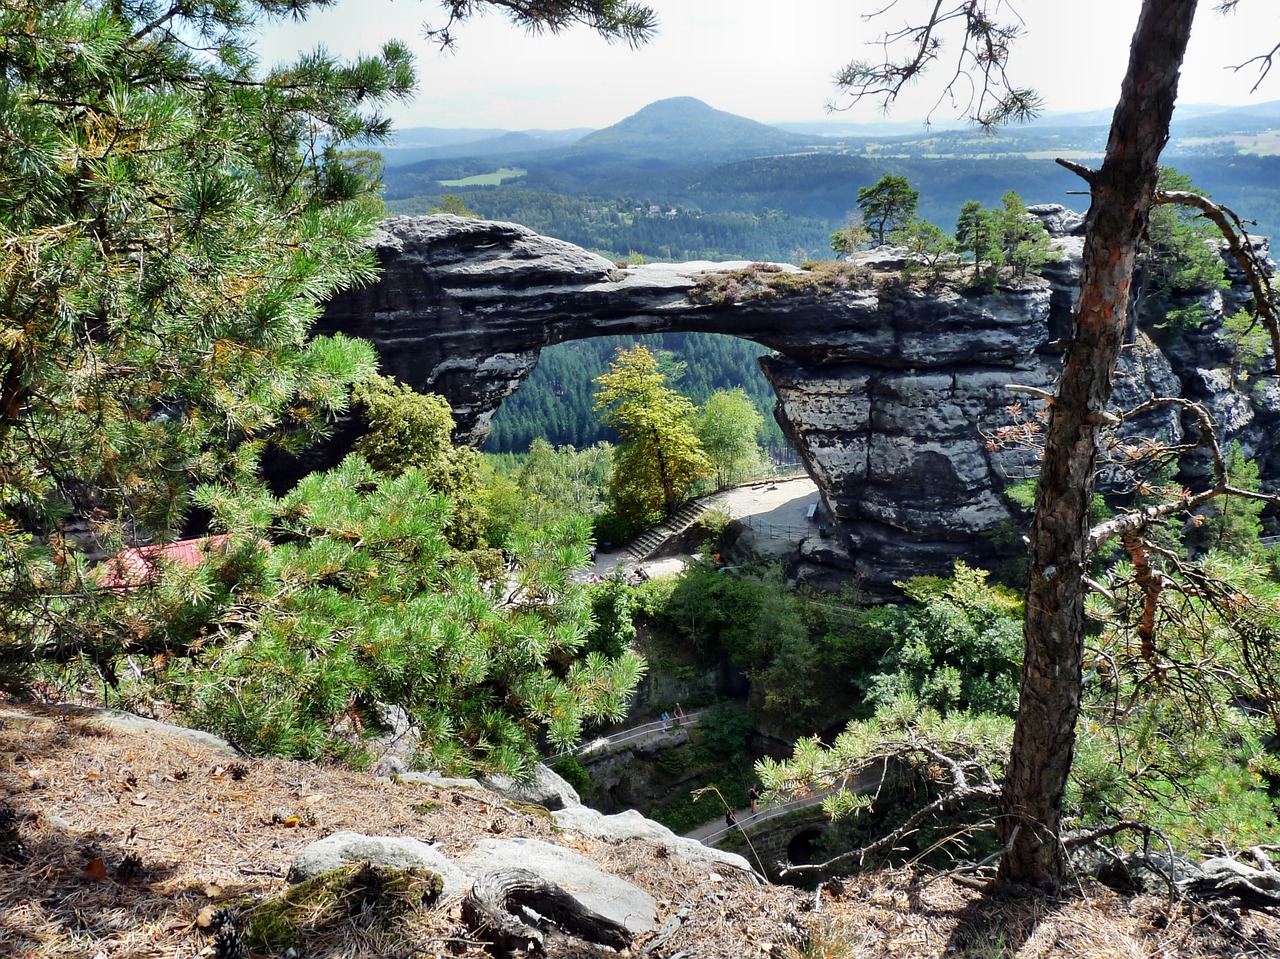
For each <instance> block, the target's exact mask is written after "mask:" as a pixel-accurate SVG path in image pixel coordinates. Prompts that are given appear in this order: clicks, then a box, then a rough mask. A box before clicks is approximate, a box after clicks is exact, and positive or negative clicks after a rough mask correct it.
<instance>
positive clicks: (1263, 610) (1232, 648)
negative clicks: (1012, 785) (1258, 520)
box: [1074, 552, 1280, 847]
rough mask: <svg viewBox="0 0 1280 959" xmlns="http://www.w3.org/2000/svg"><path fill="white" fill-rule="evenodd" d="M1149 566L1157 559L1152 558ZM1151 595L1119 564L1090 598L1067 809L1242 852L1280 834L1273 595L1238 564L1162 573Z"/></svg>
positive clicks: (1214, 557) (1279, 597) (1279, 669)
mask: <svg viewBox="0 0 1280 959" xmlns="http://www.w3.org/2000/svg"><path fill="white" fill-rule="evenodd" d="M1148 559H1149V560H1150V561H1157V562H1158V561H1159V557H1158V556H1156V555H1155V554H1151V556H1150V557H1148ZM1159 576H1160V577H1161V579H1160V582H1161V583H1162V588H1161V589H1160V591H1159V594H1158V596H1157V598H1156V605H1155V609H1154V613H1153V616H1152V622H1153V623H1154V626H1155V633H1154V636H1153V637H1152V639H1151V640H1150V642H1148V640H1147V639H1145V638H1144V636H1143V633H1142V631H1141V630H1140V628H1139V627H1140V625H1141V623H1142V622H1143V613H1144V612H1145V611H1146V608H1147V602H1148V598H1149V594H1148V593H1147V591H1146V590H1144V589H1143V587H1142V586H1141V584H1140V583H1139V582H1138V580H1137V579H1136V577H1135V570H1134V567H1133V566H1132V565H1130V564H1128V563H1119V564H1116V565H1115V566H1114V567H1113V568H1112V569H1111V570H1109V571H1108V573H1107V575H1106V577H1105V580H1104V583H1103V585H1104V586H1106V587H1107V590H1108V593H1109V596H1105V595H1103V594H1101V593H1097V594H1094V595H1091V596H1090V598H1089V601H1088V605H1087V612H1088V614H1089V616H1090V618H1091V619H1092V620H1094V621H1095V622H1096V623H1097V626H1098V635H1097V637H1096V638H1095V639H1094V640H1093V641H1092V642H1091V643H1090V644H1089V645H1088V646H1087V647H1086V657H1085V669H1086V678H1087V683H1086V687H1085V695H1086V709H1085V711H1084V714H1083V716H1084V720H1083V725H1082V733H1083V735H1082V738H1081V742H1082V748H1081V749H1080V753H1079V754H1080V761H1079V762H1078V764H1077V767H1076V769H1075V770H1074V775H1075V779H1076V783H1077V784H1076V787H1075V793H1074V802H1076V803H1078V804H1079V807H1080V809H1081V811H1082V813H1083V814H1085V815H1088V816H1090V817H1091V818H1097V819H1104V820H1105V819H1108V818H1134V819H1140V820H1142V821H1145V822H1150V823H1152V824H1153V825H1156V826H1157V827H1158V828H1160V829H1162V830H1163V831H1165V832H1166V833H1167V834H1169V835H1170V836H1171V837H1172V838H1173V839H1174V841H1175V842H1176V843H1177V844H1178V845H1182V846H1194V847H1204V846H1208V845H1210V844H1212V843H1219V842H1225V843H1228V844H1230V845H1232V846H1235V847H1239V846H1249V845H1253V844H1255V843H1258V842H1272V841H1274V840H1275V838H1276V837H1277V836H1278V835H1280V818H1278V817H1277V811H1276V808H1275V803H1274V797H1273V796H1272V795H1270V794H1269V790H1270V788H1271V786H1272V784H1273V783H1274V782H1275V776H1276V772H1277V771H1278V770H1280V763H1277V759H1276V756H1275V753H1274V747H1268V746H1266V745H1264V744H1266V743H1267V742H1268V741H1269V740H1270V741H1274V736H1275V735H1276V733H1277V731H1278V730H1280V703H1278V702H1277V697H1276V690H1277V689H1280V660H1277V656H1276V648H1277V647H1276V643H1275V637H1276V636H1277V635H1280V586H1277V584H1276V583H1275V582H1274V581H1272V580H1271V579H1270V578H1269V577H1268V576H1267V571H1266V570H1265V569H1264V568H1263V567H1262V566H1260V565H1258V564H1256V563H1255V562H1253V561H1252V560H1251V559H1250V558H1248V557H1247V556H1244V555H1230V554H1226V553H1221V552H1210V553H1208V554H1205V555H1204V556H1202V557H1200V558H1199V559H1198V560H1197V561H1196V562H1194V563H1185V562H1184V563H1178V564H1170V563H1166V564H1164V567H1163V568H1161V569H1160V570H1159Z"/></svg>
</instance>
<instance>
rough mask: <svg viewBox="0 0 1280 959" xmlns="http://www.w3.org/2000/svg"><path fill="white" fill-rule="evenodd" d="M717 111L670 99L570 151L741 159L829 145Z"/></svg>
mask: <svg viewBox="0 0 1280 959" xmlns="http://www.w3.org/2000/svg"><path fill="white" fill-rule="evenodd" d="M828 142H829V141H827V140H825V139H824V138H822V137H817V136H809V135H804V134H798V133H789V132H787V131H786V130H780V129H778V128H777V127H771V126H769V125H768V124H764V123H759V122H757V121H755V120H749V119H747V118H746V117H740V116H738V115H737V114H733V113H727V112H725V111H724V110H717V109H715V108H714V107H711V106H709V105H707V104H706V103H704V102H703V101H701V100H699V99H698V98H697V97H670V98H669V99H666V100H656V101H654V102H653V103H650V104H648V105H647V106H645V107H642V108H641V109H640V110H638V111H637V112H635V113H633V114H632V115H631V116H629V117H627V118H626V119H625V120H621V121H619V122H618V123H615V124H614V125H613V126H611V127H606V128H605V129H603V130H597V131H596V132H595V133H591V134H588V135H587V136H585V137H583V138H582V139H581V140H579V141H578V143H577V146H576V147H575V150H574V152H575V153H576V152H596V151H601V152H608V153H612V154H625V155H630V156H636V157H653V158H659V159H664V160H669V161H674V162H684V161H688V160H706V159H730V158H734V159H739V158H745V157H750V156H759V155H766V154H774V153H782V152H787V151H791V150H797V149H803V148H805V147H807V146H813V145H816V144H820V143H828Z"/></svg>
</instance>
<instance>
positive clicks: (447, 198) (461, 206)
mask: <svg viewBox="0 0 1280 959" xmlns="http://www.w3.org/2000/svg"><path fill="white" fill-rule="evenodd" d="M428 212H430V213H452V214H453V215H454V216H465V217H467V218H468V219H471V220H478V219H480V217H479V216H477V215H476V214H475V213H473V212H471V209H470V208H469V207H468V206H467V203H466V201H465V200H463V199H462V197H460V196H458V195H457V194H456V193H446V194H445V195H444V196H442V197H441V198H440V203H439V204H438V205H437V206H434V207H432V208H431V209H430V210H429V211H428Z"/></svg>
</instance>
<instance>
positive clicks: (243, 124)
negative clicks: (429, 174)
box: [0, 0, 413, 656]
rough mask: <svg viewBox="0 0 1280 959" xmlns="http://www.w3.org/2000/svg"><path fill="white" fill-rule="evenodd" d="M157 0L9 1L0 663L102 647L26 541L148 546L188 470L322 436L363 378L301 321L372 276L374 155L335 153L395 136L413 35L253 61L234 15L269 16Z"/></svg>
mask: <svg viewBox="0 0 1280 959" xmlns="http://www.w3.org/2000/svg"><path fill="white" fill-rule="evenodd" d="M291 6H293V7H294V9H295V10H296V12H297V13H298V15H300V16H301V15H305V14H306V12H307V11H308V10H309V9H311V8H314V7H315V6H316V4H315V3H307V2H299V3H297V4H293V5H291ZM157 12H158V5H156V4H151V3H145V4H138V3H134V4H118V3H117V4H104V3H89V2H77V0H63V2H45V0H38V2H37V0H14V2H10V3H6V4H4V5H3V7H0V33H3V35H4V36H5V37H6V42H5V44H4V46H3V50H0V74H2V75H3V76H4V78H5V81H4V85H3V90H2V92H0V101H2V102H3V115H4V117H5V129H6V131H7V132H6V136H5V144H6V146H5V147H4V148H3V149H2V150H0V195H2V196H3V200H0V229H2V230H3V233H4V236H5V242H4V245H3V251H0V284H2V285H3V291H2V292H0V299H2V300H3V302H4V304H5V307H4V312H3V317H0V473H3V475H4V477H5V481H4V487H3V490H0V509H3V511H4V517H3V521H2V522H0V583H2V584H3V585H2V586H0V589H3V590H4V592H5V595H4V596H3V597H2V598H0V644H3V645H4V647H5V649H4V655H5V656H9V655H10V653H15V654H16V655H19V656H23V655H27V654H28V653H30V652H32V650H33V648H35V649H39V650H41V651H42V653H40V654H43V653H50V654H53V655H65V654H67V651H68V650H70V649H76V648H80V647H82V646H83V645H84V644H92V643H94V642H96V641H97V638H96V636H95V633H94V628H92V627H87V626H86V624H85V617H81V616H78V615H72V616H70V617H64V616H63V615H62V614H61V613H60V612H59V611H58V610H57V609H56V607H57V606H58V605H59V604H60V603H63V602H69V606H68V610H69V611H72V612H73V611H74V608H75V607H76V606H77V605H79V604H80V600H78V599H74V598H73V599H71V600H69V601H66V600H64V599H62V598H59V597H74V596H76V595H80V596H83V593H84V589H83V587H82V585H81V584H82V583H83V576H84V572H85V571H84V568H83V566H84V564H83V562H82V561H81V560H79V559H76V558H74V557H72V556H71V555H70V553H69V549H70V547H69V545H68V542H67V541H65V540H61V539H59V543H60V545H58V546H56V547H55V549H54V551H53V552H52V553H50V552H48V551H44V550H42V549H41V548H38V547H37V546H36V541H35V540H34V539H32V538H30V537H29V536H28V535H27V534H28V533H32V532H36V533H39V534H47V533H49V532H50V531H53V530H55V529H56V528H57V527H58V525H59V524H60V523H61V522H62V521H63V520H64V519H66V518H67V517H68V515H70V514H71V513H75V512H79V513H81V514H84V515H88V514H90V513H92V515H93V527H94V532H95V535H96V537H97V539H98V543H97V544H96V545H98V546H101V547H105V548H108V549H110V548H112V547H113V546H115V545H116V544H118V543H119V542H120V541H121V539H122V538H124V537H126V536H129V537H132V536H138V537H143V538H146V537H151V536H164V535H166V534H167V533H168V531H169V530H170V529H171V528H172V527H173V526H175V525H176V524H177V523H179V522H180V521H181V520H182V518H183V517H184V514H185V513H186V510H187V508H188V506H189V504H190V490H191V488H192V486H193V485H194V484H195V483H196V482H198V481H208V480H213V479H218V478H228V479H231V480H232V481H235V480H238V479H240V478H243V477H244V476H246V475H247V474H249V473H251V472H252V471H253V469H254V468H255V467H256V465H257V459H258V457H259V455H260V454H261V452H262V450H263V448H264V447H265V446H266V445H268V444H276V445H280V446H283V447H285V448H288V449H296V448H297V447H298V446H300V445H304V444H305V443H307V442H309V441H310V440H312V439H314V438H315V437H317V436H320V435H323V434H324V433H325V432H326V431H327V429H328V425H329V422H330V420H331V418H332V416H333V415H334V414H335V413H337V412H339V411H341V410H342V409H344V408H345V406H346V403H347V398H348V390H349V387H350V385H351V383H353V382H355V381H358V380H360V379H363V378H364V377H367V376H368V375H369V374H370V373H372V372H373V369H374V354H373V351H372V348H371V347H369V346H368V345H367V344H363V343H358V342H356V341H352V340H349V339H346V338H344V337H321V338H316V339H309V330H310V327H311V324H312V322H313V321H314V319H315V318H316V317H317V316H318V314H319V311H320V305H321V304H322V303H323V302H324V301H325V300H326V299H327V298H328V297H330V296H331V295H333V294H334V293H335V292H337V291H338V290H340V289H342V288H344V287H346V286H349V285H351V284H353V283H357V282H363V281H367V280H369V279H370V278H371V276H372V270H373V260H372V255H371V253H370V251H369V250H368V249H367V248H366V247H365V246H364V243H363V241H364V239H365V238H366V237H367V236H368V234H369V232H370V231H371V229H372V228H373V225H374V223H375V222H376V219H377V216H378V215H379V207H380V204H379V203H378V202H377V199H376V196H375V195H374V193H375V190H376V183H374V182H372V181H371V180H370V179H369V177H370V176H372V175H376V167H373V166H370V165H369V164H368V163H364V162H362V161H361V160H360V159H359V158H356V157H353V156H351V155H349V154H344V153H343V150H344V149H345V148H346V147H348V146H349V145H351V144H353V143H361V142H376V141H377V140H378V139H380V138H381V137H382V136H383V135H384V134H385V133H386V131H387V125H386V122H385V120H384V119H383V118H382V117H381V116H380V115H379V113H378V110H379V108H380V106H381V105H382V104H384V103H386V102H388V101H391V100H396V99H399V98H402V97H404V96H405V95H407V94H408V92H409V90H410V87H411V85H412V82H413V70H412V64H411V57H410V55H409V53H408V51H407V49H406V48H405V47H404V46H403V45H402V44H399V43H389V44H387V45H386V46H385V47H384V48H383V50H382V52H381V54H379V55H378V56H374V57H364V58H361V59H359V60H357V61H355V62H353V63H347V64H344V63H340V62H337V61H335V60H333V59H331V58H329V57H328V56H326V55H324V54H323V53H313V54H309V55H306V56H304V57H302V58H301V59H300V60H299V61H297V62H296V63H292V64H283V65H280V66H278V67H275V68H273V69H271V70H270V71H266V72H259V71H258V69H257V63H256V61H255V58H254V56H253V53H252V49H251V44H252V41H253V38H254V35H253V33H252V31H251V29H250V28H249V26H248V24H249V23H250V22H251V21H252V19H253V17H254V16H256V15H258V14H261V13H264V12H265V13H267V14H278V13H280V12H281V6H280V5H279V4H264V3H254V2H249V0H225V2H220V3H217V4H205V5H201V6H200V7H199V10H198V11H197V12H193V8H192V7H191V5H189V4H180V5H177V6H175V7H174V9H173V10H171V11H168V12H167V14H166V15H164V16H159V15H157ZM193 37H197V38H198V37H205V38H208V39H209V42H208V43H198V44H197V46H198V47H199V48H200V49H196V48H195V47H193V46H191V45H190V43H191V40H192V38H193ZM320 144H325V146H324V147H323V148H322V147H321V146H320ZM54 560H56V561H54ZM45 574H51V575H47V576H46V575H45ZM46 595H47V596H50V597H51V598H52V599H51V602H52V604H53V605H52V606H51V605H49V604H47V603H45V602H44V600H43V599H42V598H41V597H43V596H46ZM77 623H78V625H76V624H77ZM77 633H78V635H74V634H77ZM10 643H12V644H13V646H12V647H10Z"/></svg>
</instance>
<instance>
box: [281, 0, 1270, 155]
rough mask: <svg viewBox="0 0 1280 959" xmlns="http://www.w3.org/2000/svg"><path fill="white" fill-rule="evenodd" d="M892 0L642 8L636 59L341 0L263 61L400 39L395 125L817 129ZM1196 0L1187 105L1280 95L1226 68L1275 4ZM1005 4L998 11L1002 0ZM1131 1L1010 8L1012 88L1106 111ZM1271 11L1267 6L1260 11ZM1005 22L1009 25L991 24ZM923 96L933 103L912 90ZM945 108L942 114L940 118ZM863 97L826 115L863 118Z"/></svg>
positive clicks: (402, 4)
mask: <svg viewBox="0 0 1280 959" xmlns="http://www.w3.org/2000/svg"><path fill="white" fill-rule="evenodd" d="M888 4H889V0H650V5H651V6H652V7H654V9H655V10H656V11H657V14H658V19H659V32H658V35H657V37H656V38H655V39H654V40H653V41H652V42H650V43H649V44H648V45H646V46H645V47H643V48H641V49H640V50H631V49H629V48H627V47H626V46H625V45H621V44H614V45H610V44H607V43H605V42H604V41H603V40H602V39H601V38H600V37H598V36H597V35H596V34H594V33H592V32H591V31H590V30H587V29H586V28H575V29H573V30H572V31H569V32H567V33H565V34H563V35H561V36H556V37H552V36H545V35H544V36H537V37H534V36H529V35H528V34H526V33H525V32H524V31H522V30H520V29H517V28H515V27H513V26H511V25H510V24H509V23H508V21H507V20H506V19H505V18H503V17H502V16H501V15H499V14H498V13H496V12H495V13H490V14H487V15H485V16H483V17H481V18H478V19H475V20H472V21H470V22H469V23H467V24H465V25H464V26H462V27H461V28H460V29H459V30H458V31H457V35H458V38H459V42H458V46H457V49H456V52H454V53H444V54H442V53H440V52H439V51H438V49H437V48H436V47H435V46H434V45H432V44H430V43H428V42H427V41H426V40H424V39H423V37H422V33H423V30H422V25H423V23H424V21H426V22H431V23H432V24H433V25H441V24H442V23H443V20H444V18H443V16H442V15H441V13H442V10H441V7H440V6H439V5H438V4H437V3H436V2H434V0H422V2H418V0H341V2H340V3H339V4H338V6H337V7H335V8H331V9H330V10H327V11H321V12H320V13H317V14H314V15H313V16H312V17H311V18H310V19H309V20H308V21H306V22H304V23H301V24H295V23H292V22H289V21H285V22H283V23H281V24H278V25H275V26H271V27H268V28H267V29H265V30H264V35H263V42H262V45H261V46H260V48H259V50H260V52H261V54H262V59H263V61H264V62H265V63H276V62H280V61H283V60H287V59H290V58H292V56H293V55H294V54H295V53H296V52H297V51H299V50H310V49H313V48H315V47H316V46H317V45H323V46H325V47H326V48H328V49H329V50H330V51H331V52H332V53H335V54H340V55H346V56H349V55H353V54H355V53H357V52H361V51H365V52H371V51H374V50H376V49H377V48H378V47H379V45H380V44H381V43H382V42H383V41H384V40H386V39H389V38H393V37H395V38H399V39H402V40H404V41H406V42H407V43H409V45H410V47H411V48H412V49H413V50H414V51H415V53H416V55H417V57H418V73H419V92H418V95H417V97H416V98H415V99H414V100H413V102H412V103H411V104H409V105H408V106H406V107H401V106H397V107H395V108H393V109H392V110H391V111H389V112H390V113H391V115H392V117H393V119H394V120H395V121H396V125H397V126H399V127H411V126H435V127H498V128H502V129H510V130H528V129H565V128H569V127H596V128H598V127H605V126H609V125H611V124H613V123H616V122H618V121H619V120H621V119H623V118H624V117H627V116H630V115H631V114H633V113H635V112H636V111H637V110H639V109H640V108H641V107H643V106H645V105H646V104H648V103H651V102H653V101H654V100H660V99H664V98H666V97H675V96H692V97H697V98H698V99H700V100H704V101H705V102H707V103H708V104H710V105H711V106H712V107H715V108H716V109H719V110H727V111H729V112H730V113H736V114H739V115H740V116H745V117H750V118H751V119H753V120H760V121H762V122H765V123H776V122H782V121H788V120H793V121H799V120H817V119H822V118H824V117H825V116H827V114H826V113H825V110H824V105H825V104H826V102H827V101H828V100H830V99H831V98H832V97H833V96H835V90H834V87H833V86H832V84H831V76H832V74H833V73H834V72H835V71H836V70H837V69H838V68H839V67H841V66H842V65H843V64H845V63H847V62H848V61H849V60H852V59H857V58H868V59H869V58H871V57H873V56H874V54H875V49H874V48H872V47H866V46H864V45H865V44H867V43H868V42H870V41H873V40H874V39H875V38H876V37H877V36H878V35H879V34H880V33H882V32H883V31H884V30H885V29H888V28H891V27H893V26H897V25H900V24H902V23H904V22H906V19H907V16H908V15H909V14H911V13H917V12H919V10H920V9H921V8H923V7H925V6H931V3H926V2H924V0H899V2H898V3H897V6H896V8H895V9H894V10H892V11H891V12H890V13H888V14H886V15H884V16H883V17H881V18H880V19H879V20H878V21H876V22H874V23H871V24H867V23H864V22H863V21H862V19H861V16H860V15H861V14H863V13H866V12H871V11H873V10H875V9H878V8H882V7H884V6H887V5H888ZM1216 5H1217V4H1216V2H1214V0H1201V2H1200V13H1199V15H1198V18H1197V22H1196V27H1195V31H1194V33H1193V39H1192V44H1191V49H1190V50H1189V51H1188V55H1187V60H1186V64H1185V67H1184V70H1183V77H1182V83H1181V87H1180V95H1179V100H1180V102H1183V103H1226V104H1232V103H1247V102H1250V101H1255V102H1262V101H1266V100H1274V99H1280V64H1277V69H1276V71H1275V74H1274V75H1273V76H1272V77H1271V78H1269V79H1268V80H1267V82H1265V83H1264V84H1263V86H1262V87H1261V88H1260V89H1259V91H1258V93H1256V94H1253V95H1250V93H1249V89H1250V87H1251V86H1252V85H1253V83H1254V80H1255V79H1256V71H1255V70H1253V69H1252V68H1251V69H1250V70H1249V71H1248V72H1247V73H1246V72H1241V73H1233V72H1231V71H1230V70H1228V69H1226V67H1227V66H1228V65H1230V64H1234V63H1239V62H1240V61H1242V60H1246V59H1248V58H1249V57H1251V56H1254V55H1257V54H1261V53H1265V52H1266V51H1268V50H1270V49H1271V48H1272V47H1273V46H1274V45H1275V44H1276V43H1277V42H1280V3H1277V0H1242V3H1241V4H1240V7H1239V8H1238V9H1237V11H1236V12H1235V13H1233V14H1231V15H1229V16H1226V17H1224V16H1222V15H1220V14H1218V13H1217V12H1216V11H1215V10H1214V7H1216ZM1006 6H1007V5H1006ZM1138 6H1139V0H1014V2H1013V3H1012V7H1013V9H1015V10H1016V11H1017V12H1018V13H1020V14H1021V15H1022V18H1023V20H1024V21H1025V23H1026V36H1025V37H1024V38H1023V39H1022V40H1021V41H1020V43H1019V46H1018V47H1017V49H1016V50H1015V52H1014V55H1013V58H1011V61H1010V73H1011V75H1012V77H1013V79H1014V81H1015V82H1016V83H1019V84H1024V85H1029V86H1034V87H1036V88H1037V89H1038V90H1039V91H1040V92H1041V93H1042V94H1043V95H1044V98H1045V101H1046V107H1047V108H1048V109H1050V110H1055V111H1064V110H1088V109H1095V108H1103V107H1105V108H1107V109H1110V108H1111V107H1112V106H1114V103H1115V99H1116V95H1117V93H1118V92H1119V86H1120V77H1121V75H1122V73H1123V71H1124V65H1125V60H1126V58H1127V55H1128V43H1129V37H1130V35H1131V33H1132V30H1133V26H1134V24H1135V22H1136V20H1137V10H1138ZM1264 11H1266V12H1264ZM1001 19H1002V20H1008V19H1010V18H1009V17H1002V18H1001ZM940 79H941V70H940V69H935V71H934V75H931V76H926V77H925V78H924V80H923V81H922V82H921V85H920V90H918V91H913V93H912V97H911V98H910V100H908V101H905V102H902V103H901V104H900V105H899V106H898V107H897V108H895V109H894V111H893V119H895V120H910V119H913V118H916V117H922V116H923V115H924V114H925V112H927V110H928V108H929V106H930V105H931V103H932V99H933V98H936V96H937V90H938V88H939V83H940ZM926 89H931V90H932V91H933V92H932V96H931V97H926V96H924V95H923V91H924V90H926ZM951 115H952V114H951V113H950V112H949V111H948V110H947V109H946V107H945V106H944V108H943V109H942V110H941V111H939V112H938V114H937V115H936V119H947V118H950V116H951ZM876 116H877V111H876V109H875V108H874V107H873V106H871V105H869V104H867V105H863V106H860V107H858V108H856V110H854V111H851V112H849V113H845V114H839V115H837V118H838V119H850V120H870V119H874V118H875V117H876Z"/></svg>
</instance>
